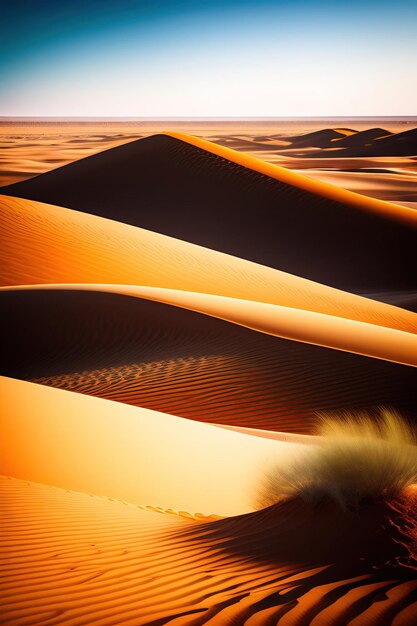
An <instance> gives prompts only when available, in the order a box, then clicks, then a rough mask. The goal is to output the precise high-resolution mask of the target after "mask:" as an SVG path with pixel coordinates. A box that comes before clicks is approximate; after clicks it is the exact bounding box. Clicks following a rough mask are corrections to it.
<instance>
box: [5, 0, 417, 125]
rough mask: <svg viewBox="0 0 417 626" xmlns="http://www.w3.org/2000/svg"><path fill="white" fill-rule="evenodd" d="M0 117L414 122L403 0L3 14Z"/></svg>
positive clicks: (53, 1)
mask: <svg viewBox="0 0 417 626" xmlns="http://www.w3.org/2000/svg"><path fill="white" fill-rule="evenodd" d="M1 18H2V26H1V31H0V33H1V34H0V115H8V116H15V115H28V116H34V115H48V116H53V115H64V116H79V115H80V116H133V117H142V116H150V117H160V116H173V117H174V116H315V115H318V116H336V115H345V116H353V115H381V116H383V115H416V114H417V36H416V32H417V2H415V0H411V1H410V0H397V1H396V2H392V1H391V2H386V1H385V0H379V1H373V0H350V2H338V1H336V2H326V1H322V2H311V1H310V2H309V1H306V0H288V1H286V2H280V1H275V2H272V1H262V0H260V1H256V0H253V2H247V1H245V0H240V1H239V0H235V1H233V0H224V1H223V2H220V1H217V0H183V1H181V0H180V1H178V2H173V1H169V0H160V1H158V0H153V1H152V0H149V1H147V0H143V1H138V0H113V1H112V2H110V1H109V0H14V1H12V0H11V1H10V2H9V3H7V2H6V1H4V2H3V3H2V14H1Z"/></svg>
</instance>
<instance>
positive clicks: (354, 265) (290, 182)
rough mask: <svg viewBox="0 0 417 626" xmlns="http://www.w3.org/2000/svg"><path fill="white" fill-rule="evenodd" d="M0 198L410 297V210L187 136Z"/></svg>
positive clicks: (150, 143)
mask: <svg viewBox="0 0 417 626" xmlns="http://www.w3.org/2000/svg"><path fill="white" fill-rule="evenodd" d="M161 180H162V181H163V184H161ZM3 193H5V194H9V195H13V196H19V197H25V198H28V199H31V200H37V201H42V202H46V203H51V204H54V205H59V206H64V207H68V208H71V209H75V210H78V211H83V212H87V213H91V214H95V215H99V216H101V217H107V218H110V219H113V220H117V221H121V222H125V223H128V224H131V225H134V226H139V227H141V228H145V229H147V230H151V231H154V232H155V231H156V232H158V233H162V234H165V235H168V236H171V237H175V238H176V239H181V240H184V241H188V242H192V243H194V244H198V245H201V246H204V247H206V248H210V249H215V250H218V251H220V252H225V253H227V254H231V255H234V256H238V257H240V258H245V259H248V260H250V261H254V262H256V263H260V264H263V265H267V266H270V267H273V268H276V269H279V270H281V271H286V272H288V273H291V274H296V275H297V276H302V277H304V278H308V279H310V280H314V281H316V282H320V283H324V284H327V285H330V286H333V287H337V288H339V289H343V290H348V291H354V292H356V293H367V292H372V291H385V290H389V291H392V290H394V289H400V290H409V289H413V290H415V289H416V285H415V279H414V277H413V275H412V274H411V272H410V267H412V266H413V265H414V263H415V256H416V255H415V227H416V225H417V219H416V215H417V214H416V212H415V211H414V210H413V209H410V208H407V207H402V206H399V205H398V206H397V205H393V204H390V203H387V202H383V201H380V200H375V199H370V198H365V197H364V196H360V195H359V194H354V193H352V192H348V191H346V190H343V189H340V188H338V187H336V186H331V185H327V184H325V183H322V182H319V181H314V180H312V179H309V178H306V177H304V176H302V175H300V174H298V173H295V172H291V171H289V170H287V169H285V168H279V167H277V166H274V165H272V164H267V163H265V162H263V161H260V160H259V159H255V158H254V157H251V156H248V155H244V154H242V153H241V152H237V151H233V150H230V149H229V148H224V147H222V146H218V145H217V144H213V143H211V142H206V141H205V140H202V139H198V138H193V137H191V136H188V135H182V134H181V135H179V134H172V133H171V134H164V135H155V136H152V137H147V138H145V139H141V140H137V141H132V142H129V143H127V144H125V145H123V146H118V147H116V148H112V149H110V150H105V151H103V152H101V153H99V154H96V155H93V156H91V157H88V158H85V159H81V160H79V161H77V162H75V163H71V164H69V165H66V166H65V167H62V168H58V169H56V170H53V171H51V172H48V173H46V174H42V175H40V176H38V177H36V178H34V179H31V180H28V181H23V182H21V183H18V184H16V185H12V186H9V187H5V188H3ZM237 224H239V228H237V227H236V225H237ZM323 224H326V227H325V228H323ZM220 225H221V227H220ZM352 241H355V245H352ZM301 249H302V250H303V255H300V253H299V251H300V250H301ZM388 249H389V250H390V255H388V254H387V250H388ZM391 255H395V256H396V263H395V264H393V263H392V262H391ZM306 259H308V261H306Z"/></svg>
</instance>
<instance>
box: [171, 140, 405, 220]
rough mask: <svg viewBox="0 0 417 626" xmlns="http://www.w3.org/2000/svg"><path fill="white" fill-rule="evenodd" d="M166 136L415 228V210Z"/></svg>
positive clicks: (203, 143) (203, 144)
mask: <svg viewBox="0 0 417 626" xmlns="http://www.w3.org/2000/svg"><path fill="white" fill-rule="evenodd" d="M165 134H166V135H169V136H170V137H175V138H176V139H180V140H181V141H185V142H187V143H191V144H192V145H193V146H197V147H199V148H202V149H204V150H207V151H210V152H212V153H214V154H217V155H218V156H220V157H223V158H226V159H227V160H230V161H233V162H235V163H237V164H238V165H242V166H243V167H247V168H248V169H251V170H254V171H256V172H259V173H260V174H265V175H266V176H270V177H271V178H274V179H276V180H279V181H281V182H285V183H286V184H290V185H293V186H294V187H296V188H298V189H302V190H304V191H309V192H310V193H315V194H317V195H321V196H323V197H325V198H329V199H331V200H337V201H339V202H346V203H348V204H349V205H351V206H352V207H355V208H356V209H359V210H362V211H372V212H375V213H377V214H380V215H384V216H386V217H389V218H391V219H393V220H398V221H401V222H404V223H406V224H408V225H410V226H414V227H416V226H417V213H416V211H414V210H413V209H409V208H408V207H404V206H402V205H400V204H395V203H391V202H385V201H384V200H378V199H376V198H369V197H367V196H362V195H361V194H357V193H354V192H353V191H348V190H347V189H343V188H341V187H337V186H336V185H330V184H328V183H323V182H321V181H317V180H314V179H312V178H308V176H303V175H302V174H300V173H299V172H294V171H292V170H289V169H286V168H284V167H280V166H278V165H274V164H272V163H266V162H264V161H261V160H260V159H257V158H256V157H253V156H250V155H248V154H244V153H242V152H237V151H236V150H233V149H231V148H226V147H223V146H220V145H218V144H216V143H213V142H210V141H207V140H206V139H202V138H200V137H194V136H192V135H186V134H184V133H176V132H170V133H165ZM348 140H349V139H346V141H348ZM340 141H342V139H340ZM343 141H345V139H343Z"/></svg>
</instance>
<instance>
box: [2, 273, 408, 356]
mask: <svg viewBox="0 0 417 626" xmlns="http://www.w3.org/2000/svg"><path fill="white" fill-rule="evenodd" d="M0 289H1V290H3V291H4V290H6V291H16V290H25V289H33V290H35V289H40V290H48V289H52V290H56V289H75V290H77V291H79V290H88V291H90V290H91V291H104V292H109V293H117V294H122V295H126V296H135V297H139V298H145V299H149V300H154V301H156V302H162V303H165V304H170V305H174V306H178V307H181V308H186V309H190V310H191V311H196V312H198V313H203V314H205V315H210V316H213V317H218V318H220V319H222V320H225V321H227V322H232V323H234V324H238V325H240V326H244V327H246V328H250V329H251V330H255V331H258V332H262V333H266V334H269V335H273V336H275V337H283V338H285V339H291V340H293V341H301V342H305V343H310V344H314V345H318V346H324V347H326V348H333V349H336V350H343V351H347V352H353V353H355V354H360V355H363V356H370V357H374V358H377V359H384V360H388V361H392V362H394V363H400V364H403V365H412V366H414V367H417V335H415V334H412V333H406V332H404V331H399V330H396V329H392V328H385V327H381V326H376V325H374V324H368V323H366V322H358V321H354V320H347V319H344V318H338V317H335V316H331V315H324V314H321V313H316V312H311V311H303V310H299V309H293V308H288V307H281V306H278V305H273V304H267V303H263V302H253V301H250V300H239V299H237V298H226V297H223V296H214V295H208V294H204V293H196V292H186V291H180V290H173V289H160V288H157V287H142V286H134V285H101V284H100V285H94V284H88V285H83V284H75V285H71V284H63V285H22V286H16V287H1V288H0Z"/></svg>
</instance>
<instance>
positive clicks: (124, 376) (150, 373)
mask: <svg viewBox="0 0 417 626" xmlns="http://www.w3.org/2000/svg"><path fill="white" fill-rule="evenodd" d="M0 329H1V337H0V340H1V344H2V346H3V350H2V366H1V373H3V374H6V375H8V376H12V377H16V378H24V379H36V380H37V381H38V382H41V383H43V384H47V385H52V386H56V387H61V388H63V389H68V390H71V391H77V392H81V393H86V394H91V395H97V396H100V397H104V398H109V399H111V400H118V401H120V402H125V403H128V404H133V405H137V406H143V407H147V408H150V409H155V410H157V411H162V412H165V413H172V414H174V415H180V416H182V417H187V418H190V419H196V420H201V421H205V422H212V423H213V422H214V423H221V424H229V425H234V426H246V427H253V428H266V429H272V430H285V431H290V432H309V431H310V429H311V426H312V424H313V423H314V421H315V419H316V417H315V412H316V411H320V410H327V411H338V410H343V409H345V408H346V407H347V406H348V407H351V408H354V407H356V408H372V407H375V406H379V405H381V404H382V405H385V406H393V407H395V408H397V409H399V410H401V412H403V413H405V414H407V415H410V417H412V416H413V411H414V406H415V399H416V389H417V370H416V369H415V368H412V367H407V366H402V365H396V364H394V363H389V362H385V361H382V360H377V359H371V358H366V357H361V356H358V355H355V354H350V353H347V352H340V351H338V350H329V349H326V348H320V347H317V346H313V345H308V344H306V343H300V342H295V341H287V340H285V339H279V338H276V337H272V336H270V335H266V334H264V333H259V332H253V331H252V330H249V329H246V328H243V327H241V326H237V325H235V324H230V323H228V322H225V321H222V320H220V319H216V318H213V317H209V316H206V315H201V314H198V313H195V312H193V311H190V310H186V309H181V308H177V307H173V306H169V305H166V304H162V303H158V302H154V301H146V300H143V299H141V298H132V297H127V296H122V295H117V294H111V293H100V292H93V291H76V290H73V291H69V290H65V289H64V290H62V289H61V290H58V289H57V290H41V291H36V290H31V289H30V288H29V289H26V290H18V291H0Z"/></svg>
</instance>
